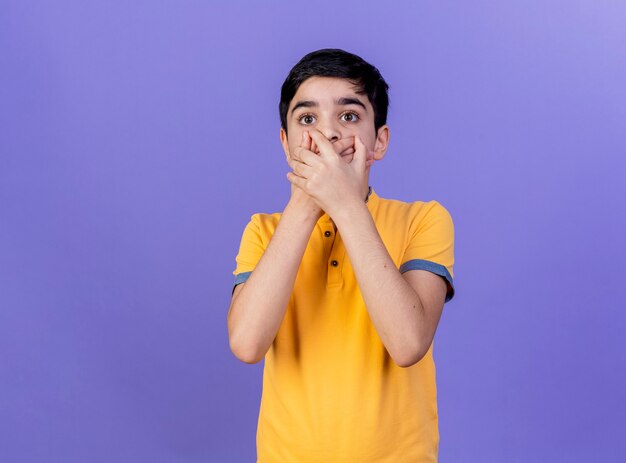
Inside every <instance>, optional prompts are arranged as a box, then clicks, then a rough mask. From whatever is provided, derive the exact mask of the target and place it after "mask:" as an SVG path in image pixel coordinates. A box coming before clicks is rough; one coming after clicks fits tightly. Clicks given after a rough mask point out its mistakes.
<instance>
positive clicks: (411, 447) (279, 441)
mask: <svg viewBox="0 0 626 463" xmlns="http://www.w3.org/2000/svg"><path fill="white" fill-rule="evenodd" d="M367 207H368V209H369V210H370V212H371V214H372V217H373V219H374V222H375V223H376V228H377V229H378V233H379V234H380V237H381V238H382V241H383V242H384V244H385V246H386V248H387V250H388V252H389V255H390V256H391V258H392V259H393V261H394V263H395V264H396V266H397V267H398V269H399V271H400V272H401V273H404V272H406V271H409V270H413V269H423V270H428V271H430V272H433V273H435V274H437V275H440V276H441V277H442V278H444V279H445V280H446V282H447V285H448V293H447V296H446V302H448V301H449V300H450V299H452V297H453V296H454V286H453V281H452V279H453V273H452V265H453V263H454V227H453V223H452V219H451V216H450V214H449V213H448V211H447V210H446V209H445V208H444V207H443V206H442V205H441V204H439V203H438V202H437V201H434V200H433V201H429V202H423V201H415V202H413V203H406V202H403V201H398V200H393V199H384V198H380V197H379V196H378V195H377V194H376V192H374V191H373V189H371V188H370V194H369V196H368V202H367ZM280 216H281V214H280V213H275V214H254V215H253V216H252V217H251V220H250V222H249V223H248V225H247V226H246V228H245V230H244V232H243V236H242V239H241V245H240V248H239V254H238V255H237V258H236V262H237V266H236V269H235V270H234V272H233V274H234V275H235V285H237V284H239V283H242V282H244V281H246V279H247V278H248V276H249V275H250V273H251V272H252V271H253V270H254V267H255V265H256V264H257V262H258V261H259V259H260V258H261V256H262V254H263V252H264V250H265V249H266V247H267V245H268V243H269V241H270V239H271V237H272V234H273V233H274V230H275V229H276V226H277V224H278V221H279V219H280ZM432 354H433V346H432V344H431V346H430V349H429V350H428V353H427V354H426V356H425V357H424V358H422V360H420V361H419V362H418V363H416V364H415V365H412V366H410V367H408V368H401V367H399V366H397V365H396V364H395V362H394V361H393V359H392V358H391V357H390V356H389V354H388V352H387V350H386V349H385V346H384V345H383V343H382V342H381V340H380V338H379V336H378V333H377V332H376V330H375V328H374V325H373V324H372V321H371V320H370V317H369V314H368V311H367V308H366V307H365V303H364V301H363V297H362V296H361V292H360V290H359V286H358V284H357V281H356V278H355V276H354V271H353V269H352V266H351V264H350V259H349V258H348V255H347V253H346V248H345V246H344V243H343V242H342V239H341V235H340V233H339V231H337V233H335V231H334V229H333V224H332V222H331V220H330V217H329V216H328V214H324V215H323V216H322V217H321V218H320V219H319V220H318V222H317V224H316V226H315V228H314V229H313V232H312V234H311V237H310V239H309V242H308V245H307V248H306V250H305V253H304V256H303V258H302V262H301V264H300V268H299V270H298V274H297V276H296V280H295V284H294V289H293V293H292V295H291V298H290V300H289V306H288V307H287V311H286V313H285V317H284V319H283V322H282V324H281V326H280V328H279V330H278V333H277V335H276V338H275V339H274V342H273V343H272V345H271V347H270V349H269V351H268V352H267V354H266V356H265V365H264V370H263V392H262V397H261V406H260V411H259V418H258V425H257V436H256V444H257V463H309V462H310V463H313V462H315V463H343V462H346V463H347V462H350V463H368V462H376V463H402V462H411V463H417V462H436V461H437V453H438V446H439V430H438V417H437V391H436V384H435V364H434V362H433V355H432Z"/></svg>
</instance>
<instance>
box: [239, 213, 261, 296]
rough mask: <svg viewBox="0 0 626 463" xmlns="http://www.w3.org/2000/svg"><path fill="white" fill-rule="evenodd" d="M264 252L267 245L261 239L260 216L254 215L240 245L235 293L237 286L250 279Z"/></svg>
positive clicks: (244, 231)
mask: <svg viewBox="0 0 626 463" xmlns="http://www.w3.org/2000/svg"><path fill="white" fill-rule="evenodd" d="M264 252H265V245H264V244H263V241H262V238H261V231H260V221H259V214H254V215H253V216H252V217H250V222H248V224H247V225H246V228H245V229H244V230H243V234H242V236H241V242H240V244H239V253H238V254H237V257H236V258H235V261H236V267H235V270H234V271H233V275H234V276H235V280H234V282H233V292H234V291H235V286H237V285H238V284H240V283H243V282H244V281H246V280H247V279H248V277H249V276H250V274H251V273H252V270H253V269H254V267H256V264H257V263H258V262H259V260H260V259H261V256H262V255H263V253H264Z"/></svg>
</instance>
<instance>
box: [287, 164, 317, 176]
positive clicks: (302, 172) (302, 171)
mask: <svg viewBox="0 0 626 463" xmlns="http://www.w3.org/2000/svg"><path fill="white" fill-rule="evenodd" d="M289 167H291V169H292V171H293V173H295V174H296V175H297V176H298V177H302V178H309V177H310V176H311V174H312V173H313V172H314V171H313V168H312V167H311V166H309V165H307V164H305V163H303V162H300V161H296V160H293V161H291V162H290V163H289Z"/></svg>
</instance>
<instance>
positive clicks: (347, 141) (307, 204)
mask: <svg viewBox="0 0 626 463" xmlns="http://www.w3.org/2000/svg"><path fill="white" fill-rule="evenodd" d="M300 147H301V148H304V149H305V150H308V151H312V152H313V153H315V154H317V155H318V156H319V149H318V148H317V147H316V146H315V143H314V142H313V139H312V138H311V136H310V135H309V132H306V131H305V132H303V134H302V140H301V142H300ZM333 147H334V148H335V151H336V152H337V154H339V155H349V154H353V153H354V137H348V138H342V139H340V140H337V141H336V142H334V143H333ZM290 156H293V154H292V153H290ZM296 159H297V158H296ZM298 160H299V159H298ZM289 202H290V203H295V204H297V205H298V206H299V208H304V209H306V210H308V211H310V212H311V213H312V214H314V215H315V217H316V218H317V219H319V218H320V217H321V216H322V215H324V211H323V210H322V209H321V208H320V207H319V206H318V205H317V203H316V202H315V201H314V200H313V198H311V197H310V196H309V195H308V194H307V193H305V192H304V190H302V189H300V188H298V187H297V186H295V185H294V184H293V183H292V184H291V198H290V199H289Z"/></svg>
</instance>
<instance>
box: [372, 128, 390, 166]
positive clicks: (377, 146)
mask: <svg viewBox="0 0 626 463" xmlns="http://www.w3.org/2000/svg"><path fill="white" fill-rule="evenodd" d="M387 146H389V127H388V126H387V124H385V125H383V126H382V127H379V128H378V132H377V133H376V143H374V159H375V160H377V161H380V160H381V159H382V158H383V157H385V153H386V152H387Z"/></svg>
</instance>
